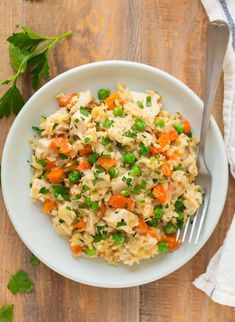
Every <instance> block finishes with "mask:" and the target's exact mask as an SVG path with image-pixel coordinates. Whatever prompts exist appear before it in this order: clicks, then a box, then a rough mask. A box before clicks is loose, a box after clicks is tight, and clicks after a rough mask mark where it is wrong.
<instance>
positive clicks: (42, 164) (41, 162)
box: [36, 159, 47, 168]
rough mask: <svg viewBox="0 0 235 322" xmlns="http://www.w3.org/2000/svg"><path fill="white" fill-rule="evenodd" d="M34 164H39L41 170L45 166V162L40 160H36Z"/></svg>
mask: <svg viewBox="0 0 235 322" xmlns="http://www.w3.org/2000/svg"><path fill="white" fill-rule="evenodd" d="M36 162H37V163H39V164H40V165H41V166H42V167H43V168H45V166H46V165H47V163H46V161H44V160H42V159H36Z"/></svg>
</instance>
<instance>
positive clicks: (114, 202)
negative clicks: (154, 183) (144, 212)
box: [109, 195, 132, 211]
mask: <svg viewBox="0 0 235 322" xmlns="http://www.w3.org/2000/svg"><path fill="white" fill-rule="evenodd" d="M109 206H112V207H114V208H125V209H127V210H129V211H130V210H131V206H132V200H131V199H130V198H127V197H124V196H122V195H114V196H112V198H111V199H110V200H109Z"/></svg>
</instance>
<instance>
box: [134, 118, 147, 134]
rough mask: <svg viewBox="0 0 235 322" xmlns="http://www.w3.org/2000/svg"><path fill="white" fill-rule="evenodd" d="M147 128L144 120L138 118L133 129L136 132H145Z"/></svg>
mask: <svg viewBox="0 0 235 322" xmlns="http://www.w3.org/2000/svg"><path fill="white" fill-rule="evenodd" d="M145 128H146V123H145V121H144V120H143V119H141V118H137V119H136V120H135V124H134V125H133V126H132V129H133V130H135V131H139V132H141V131H144V130H145Z"/></svg>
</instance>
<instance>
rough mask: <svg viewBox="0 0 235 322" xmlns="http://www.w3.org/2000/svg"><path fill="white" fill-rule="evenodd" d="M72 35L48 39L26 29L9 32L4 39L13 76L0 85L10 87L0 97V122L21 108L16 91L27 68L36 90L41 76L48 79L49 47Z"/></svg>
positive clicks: (19, 95) (22, 99) (20, 95)
mask: <svg viewBox="0 0 235 322" xmlns="http://www.w3.org/2000/svg"><path fill="white" fill-rule="evenodd" d="M71 34H72V32H71V31H68V32H65V33H63V34H61V35H59V36H55V37H50V36H43V35H39V34H37V33H35V32H34V31H32V30H30V29H29V28H27V27H22V31H21V32H18V33H13V34H12V35H11V36H10V37H8V38H7V41H8V42H9V56H10V62H11V66H12V68H13V70H14V71H15V74H14V75H12V76H11V77H9V78H7V79H5V80H3V81H2V82H1V83H0V84H1V85H7V84H9V83H11V87H10V88H9V89H8V90H7V91H6V92H5V94H4V95H3V96H2V97H0V119H1V118H3V117H4V116H5V117H8V116H9V115H10V114H11V113H12V112H13V113H14V114H15V115H17V114H18V112H19V111H20V110H21V108H22V107H23V105H24V98H23V96H22V94H21V92H20V91H19V89H18V88H17V80H18V78H19V77H20V76H21V75H22V74H24V72H25V71H26V69H27V68H29V70H30V72H31V76H32V88H33V89H34V90H36V89H37V88H38V87H39V86H40V83H41V80H42V78H43V77H45V78H49V65H48V54H49V52H50V50H51V48H52V47H53V46H54V45H55V44H56V43H57V42H58V41H60V40H62V39H63V38H66V37H68V36H70V35H71Z"/></svg>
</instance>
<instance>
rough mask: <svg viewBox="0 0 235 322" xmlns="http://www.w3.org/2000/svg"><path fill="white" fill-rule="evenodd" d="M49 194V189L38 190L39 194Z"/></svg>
mask: <svg viewBox="0 0 235 322" xmlns="http://www.w3.org/2000/svg"><path fill="white" fill-rule="evenodd" d="M48 192H49V189H47V188H46V187H42V188H41V189H40V190H39V193H41V194H43V195H45V194H47V193H48Z"/></svg>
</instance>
